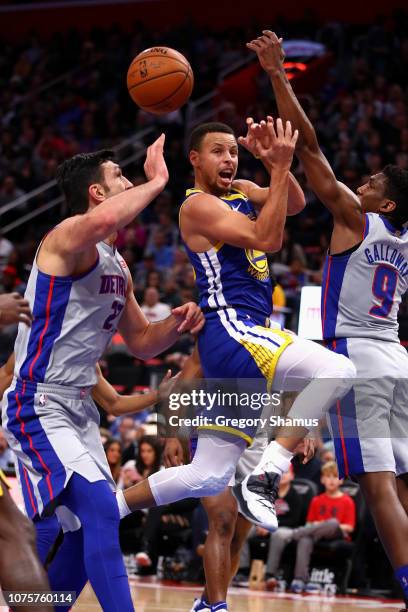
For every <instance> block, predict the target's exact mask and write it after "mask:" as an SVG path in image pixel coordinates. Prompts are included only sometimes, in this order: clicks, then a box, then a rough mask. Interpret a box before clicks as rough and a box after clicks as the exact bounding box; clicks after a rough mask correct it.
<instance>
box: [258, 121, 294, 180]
mask: <svg viewBox="0 0 408 612" xmlns="http://www.w3.org/2000/svg"><path fill="white" fill-rule="evenodd" d="M298 136H299V131H298V130H295V131H294V133H292V124H291V123H290V121H286V125H285V129H284V128H283V122H282V119H280V118H279V119H277V120H276V129H275V126H274V121H273V119H272V117H268V118H267V121H262V122H261V123H260V124H258V126H257V128H256V151H257V155H258V157H260V158H261V159H262V161H265V163H270V164H271V165H272V168H276V169H280V170H288V169H289V168H290V166H291V164H292V160H293V154H294V152H295V147H296V142H297V139H298Z"/></svg>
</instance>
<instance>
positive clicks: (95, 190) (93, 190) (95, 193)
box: [88, 183, 106, 206]
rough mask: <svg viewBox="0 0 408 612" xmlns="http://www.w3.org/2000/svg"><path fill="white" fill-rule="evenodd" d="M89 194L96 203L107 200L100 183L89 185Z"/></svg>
mask: <svg viewBox="0 0 408 612" xmlns="http://www.w3.org/2000/svg"><path fill="white" fill-rule="evenodd" d="M88 195H89V198H90V200H91V202H92V203H93V204H94V205H96V206H97V205H98V204H100V203H101V202H103V201H104V200H106V194H105V190H104V188H103V187H102V185H101V184H100V183H93V184H92V185H89V189H88Z"/></svg>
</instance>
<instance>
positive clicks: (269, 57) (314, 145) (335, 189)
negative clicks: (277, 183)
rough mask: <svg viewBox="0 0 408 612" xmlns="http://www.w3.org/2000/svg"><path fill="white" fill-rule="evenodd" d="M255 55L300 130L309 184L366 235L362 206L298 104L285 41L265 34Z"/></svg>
mask: <svg viewBox="0 0 408 612" xmlns="http://www.w3.org/2000/svg"><path fill="white" fill-rule="evenodd" d="M247 46H248V48H249V49H252V50H253V51H255V53H256V54H257V56H258V59H259V61H260V64H261V66H262V67H263V69H264V70H265V72H267V74H268V75H269V77H270V79H271V83H272V87H273V90H274V92H275V96H276V101H277V104H278V109H279V113H280V115H281V116H282V117H283V118H284V119H288V120H290V121H291V122H292V124H293V126H294V127H296V128H298V130H299V141H298V150H297V154H298V156H299V158H300V159H301V161H302V164H303V168H304V171H305V174H306V176H307V178H308V181H309V184H310V186H311V188H312V189H313V191H314V192H315V193H316V195H317V196H318V198H319V199H320V200H321V201H322V202H323V203H324V204H325V206H326V207H327V208H329V210H330V211H331V212H332V214H333V216H334V217H335V220H336V221H340V222H341V223H343V224H344V225H346V226H349V227H352V228H353V229H355V230H356V231H358V232H360V231H362V228H363V226H364V219H363V215H362V214H361V208H360V203H359V200H358V198H357V196H356V195H355V194H353V192H352V191H351V190H349V189H348V188H347V187H346V186H345V185H343V184H342V183H340V182H339V181H337V179H336V177H335V175H334V173H333V170H332V169H331V167H330V165H329V163H328V161H327V159H326V158H325V156H324V155H323V153H322V151H321V150H320V147H319V143H318V141H317V137H316V132H315V130H314V128H313V126H312V124H311V122H310V121H309V119H308V118H307V116H306V114H305V112H304V111H303V109H302V107H301V105H300V103H299V101H298V100H297V98H296V96H295V94H294V92H293V90H292V87H291V85H290V82H289V80H288V78H287V76H286V73H285V70H284V67H283V51H282V49H281V41H280V40H279V39H278V37H277V36H276V34H275V33H274V32H271V31H269V30H264V31H263V34H262V36H260V37H258V38H257V39H256V40H253V41H251V42H250V43H248V44H247Z"/></svg>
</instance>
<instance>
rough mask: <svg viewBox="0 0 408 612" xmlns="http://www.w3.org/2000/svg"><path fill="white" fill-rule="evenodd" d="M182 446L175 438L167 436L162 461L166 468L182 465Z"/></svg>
mask: <svg viewBox="0 0 408 612" xmlns="http://www.w3.org/2000/svg"><path fill="white" fill-rule="evenodd" d="M183 457H184V453H183V447H182V445H181V442H180V440H178V439H177V438H167V440H166V444H165V446H164V451H163V461H164V466H165V467H166V468H169V467H177V466H178V465H183Z"/></svg>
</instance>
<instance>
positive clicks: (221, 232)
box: [118, 119, 355, 610]
mask: <svg viewBox="0 0 408 612" xmlns="http://www.w3.org/2000/svg"><path fill="white" fill-rule="evenodd" d="M267 127H268V132H269V136H270V143H269V144H268V146H267V147H263V146H262V145H259V147H258V149H257V154H258V156H259V157H260V159H261V160H262V161H263V162H264V163H265V165H266V166H268V167H270V168H271V181H270V186H269V188H267V189H265V190H262V189H259V188H257V186H256V185H254V184H253V183H252V184H251V198H252V200H253V201H254V202H256V206H257V207H258V208H259V214H258V215H257V214H256V210H255V206H254V205H253V204H252V203H251V200H250V199H249V197H248V196H247V195H246V194H245V193H244V192H242V191H238V190H235V189H234V188H233V182H234V179H235V175H236V172H237V166H238V144H237V141H236V139H235V136H234V133H233V131H232V130H231V129H230V128H229V127H228V126H225V125H223V124H204V125H202V126H198V127H197V128H196V129H195V130H194V131H193V133H192V135H191V144H190V161H191V163H192V165H193V168H194V175H195V186H194V189H193V190H191V191H189V192H188V195H187V198H186V200H185V201H184V203H183V205H182V208H181V212H180V228H181V234H182V238H183V240H184V242H185V244H186V248H187V252H188V254H189V257H190V260H191V262H192V264H193V266H194V269H195V272H196V278H197V286H198V289H199V292H200V305H201V307H202V308H203V309H204V312H205V318H206V325H205V326H204V329H203V331H202V332H201V334H200V336H199V339H198V348H199V353H200V361H201V367H202V370H203V374H204V376H205V377H206V378H207V379H211V378H217V379H220V378H225V379H235V380H236V379H240V378H252V379H258V380H259V386H258V387H257V390H259V389H264V386H265V388H266V385H268V387H269V388H275V389H277V390H281V389H285V388H287V385H288V381H289V379H290V383H291V384H292V383H293V382H294V381H295V380H296V381H298V382H299V383H300V384H301V393H300V394H299V396H298V398H297V399H296V400H295V402H294V404H293V407H292V410H291V412H292V414H293V415H294V416H295V417H302V416H303V417H305V416H306V417H308V418H309V417H310V418H314V417H316V418H318V417H319V416H320V415H321V413H322V412H323V411H324V410H326V409H328V408H329V407H330V406H331V405H332V403H333V398H335V397H340V396H341V395H342V394H343V393H345V392H346V391H347V390H348V389H349V388H350V386H351V382H352V379H353V377H354V375H355V368H354V366H353V365H352V363H351V362H350V360H348V359H347V358H345V357H343V356H342V355H335V354H334V353H331V352H330V351H328V350H327V349H324V348H323V347H321V346H319V345H317V344H314V343H313V342H310V341H306V340H302V339H300V338H297V337H295V336H293V335H291V334H288V333H286V332H283V331H282V330H281V329H276V328H275V329H274V328H271V327H270V325H269V319H268V317H269V314H270V311H271V304H272V290H271V283H270V279H269V274H268V265H267V261H266V255H265V253H264V251H271V252H273V251H277V250H279V249H280V247H281V244H282V234H283V227H284V224H285V220H286V215H287V201H288V188H289V171H290V165H291V162H292V157H293V151H294V146H295V142H296V137H297V135H296V133H295V134H292V129H291V126H290V123H287V124H286V126H285V129H284V127H283V124H282V121H281V120H280V119H278V121H277V124H276V128H275V126H274V125H273V122H272V121H268V124H267ZM322 378H323V379H325V383H324V384H323V385H320V384H319V380H313V379H322ZM306 381H307V382H306ZM309 381H312V382H310V384H308V383H309ZM316 382H317V384H316ZM317 393H318V395H317ZM218 409H221V415H220V416H221V417H222V416H223V414H222V413H223V412H224V411H225V407H216V409H215V411H214V412H213V413H212V415H211V416H212V417H213V418H214V421H213V423H214V426H213V424H210V425H209V426H208V427H204V428H200V431H199V437H198V443H197V450H196V452H195V455H194V459H193V461H192V462H191V463H190V464H189V465H183V466H178V467H172V468H169V469H167V470H164V471H163V472H161V473H160V474H154V475H152V476H150V477H149V478H148V479H147V480H146V481H144V482H142V483H140V484H138V485H135V486H134V487H131V488H129V489H127V490H126V491H125V492H124V493H123V494H119V497H118V500H119V504H120V506H121V514H122V515H123V516H124V515H126V513H128V512H129V511H133V510H136V509H138V508H141V507H146V506H152V505H162V504H167V503H170V502H172V501H176V500H178V499H181V498H184V497H204V496H209V495H217V494H218V493H220V492H222V491H223V490H224V489H225V487H226V486H227V485H228V482H229V481H230V478H231V476H232V474H233V473H234V471H235V468H236V465H237V462H238V460H239V458H240V456H241V454H242V453H243V451H244V450H245V448H246V446H247V444H250V443H251V442H252V438H253V434H254V433H255V429H256V426H255V427H253V426H251V425H250V424H249V423H248V427H247V428H245V429H239V428H238V427H234V426H233V425H232V426H227V427H223V426H222V425H221V426H220V425H218V423H217V417H216V414H217V413H216V411H217V410H218ZM240 411H241V414H240ZM248 412H250V411H249V410H248V408H246V409H245V411H242V407H241V406H233V407H231V411H230V413H229V415H230V416H232V415H234V414H235V416H237V415H240V416H242V413H243V415H245V413H246V416H250V415H248ZM224 414H225V412H224ZM304 434H305V432H302V434H301V436H300V437H302V436H303V435H304ZM295 443H296V444H297V441H296V442H295ZM288 457H291V453H290V452H288V451H287V450H286V449H285V448H284V447H283V446H281V445H279V444H276V443H274V442H273V443H272V444H271V445H269V446H268V448H267V449H266V450H265V452H264V454H263V456H262V459H261V461H260V462H259V464H258V466H256V468H255V470H254V472H253V474H252V475H249V476H248V477H247V478H246V479H245V480H244V481H243V484H242V487H241V488H240V491H241V492H242V496H241V498H240V500H239V502H240V507H241V510H242V511H243V512H244V514H245V516H246V518H248V519H249V520H251V521H252V522H254V523H257V524H260V525H264V526H267V527H268V528H269V529H271V530H273V529H276V527H277V520H276V514H275V511H274V499H275V495H276V489H275V484H276V483H277V482H278V481H279V478H280V475H281V474H282V473H283V471H285V470H287V466H288V464H289V458H288ZM211 603H212V606H211V609H212V610H218V609H220V610H225V609H226V604H225V602H223V601H222V602H217V603H214V602H211Z"/></svg>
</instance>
